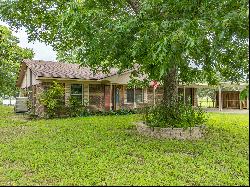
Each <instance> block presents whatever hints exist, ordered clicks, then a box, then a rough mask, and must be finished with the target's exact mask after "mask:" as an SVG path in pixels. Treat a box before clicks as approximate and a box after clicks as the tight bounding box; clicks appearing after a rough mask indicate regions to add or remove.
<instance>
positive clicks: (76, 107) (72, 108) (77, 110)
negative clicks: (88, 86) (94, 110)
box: [66, 97, 89, 117]
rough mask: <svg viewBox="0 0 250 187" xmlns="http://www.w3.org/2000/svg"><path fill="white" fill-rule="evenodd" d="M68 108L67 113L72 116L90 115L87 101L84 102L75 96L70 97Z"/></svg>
mask: <svg viewBox="0 0 250 187" xmlns="http://www.w3.org/2000/svg"><path fill="white" fill-rule="evenodd" d="M66 109H67V114H68V116H70V117H77V116H88V115H89V112H88V110H87V101H85V100H84V102H83V104H82V103H81V102H79V101H78V100H77V99H76V98H74V97H70V98H69V106H66Z"/></svg>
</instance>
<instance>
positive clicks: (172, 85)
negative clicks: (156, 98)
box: [162, 67, 178, 106]
mask: <svg viewBox="0 0 250 187" xmlns="http://www.w3.org/2000/svg"><path fill="white" fill-rule="evenodd" d="M163 89H164V92H163V100H162V104H163V105H165V106H173V105H175V104H176V103H177V99H178V82H177V69H176V67H173V68H171V69H170V70H169V71H168V72H167V74H166V75H165V77H164V80H163Z"/></svg>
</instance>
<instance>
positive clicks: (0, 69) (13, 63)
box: [0, 25, 34, 96]
mask: <svg viewBox="0 0 250 187" xmlns="http://www.w3.org/2000/svg"><path fill="white" fill-rule="evenodd" d="M18 43H19V41H18V39H17V37H15V36H13V35H12V33H11V31H10V30H9V29H8V28H7V27H5V26H2V25H0V57H1V58H0V85H1V86H0V96H5V95H7V96H14V95H16V93H17V88H16V80H17V75H18V72H19V68H20V64H21V60H22V59H26V58H33V56H34V53H33V51H32V50H30V49H26V48H21V47H20V46H18Z"/></svg>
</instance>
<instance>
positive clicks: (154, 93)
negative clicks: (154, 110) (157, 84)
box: [153, 88, 155, 105]
mask: <svg viewBox="0 0 250 187" xmlns="http://www.w3.org/2000/svg"><path fill="white" fill-rule="evenodd" d="M153 98H154V105H155V88H153Z"/></svg>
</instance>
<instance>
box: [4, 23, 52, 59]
mask: <svg viewBox="0 0 250 187" xmlns="http://www.w3.org/2000/svg"><path fill="white" fill-rule="evenodd" d="M0 25H4V26H7V27H8V25H7V24H6V23H4V22H2V21H0ZM12 33H13V35H14V36H16V37H17V38H18V39H19V41H20V43H19V44H18V45H19V46H20V47H27V48H31V49H33V51H34V53H35V56H34V60H48V61H56V52H55V51H53V48H52V47H51V46H48V45H46V44H45V43H41V42H39V41H35V42H31V43H29V42H28V36H27V33H26V32H25V29H19V30H18V32H14V31H12Z"/></svg>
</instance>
